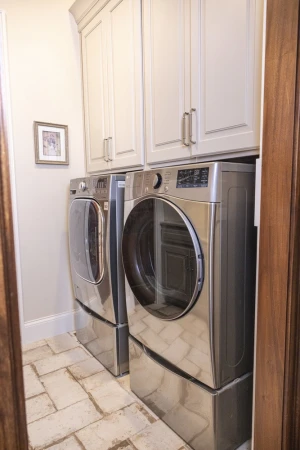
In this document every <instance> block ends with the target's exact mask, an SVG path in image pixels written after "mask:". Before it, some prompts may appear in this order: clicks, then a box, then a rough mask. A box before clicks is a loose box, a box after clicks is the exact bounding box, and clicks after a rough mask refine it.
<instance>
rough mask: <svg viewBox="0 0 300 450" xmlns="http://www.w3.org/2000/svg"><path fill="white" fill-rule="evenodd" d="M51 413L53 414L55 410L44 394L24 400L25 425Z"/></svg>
mask: <svg viewBox="0 0 300 450" xmlns="http://www.w3.org/2000/svg"><path fill="white" fill-rule="evenodd" d="M53 412H55V408H54V406H53V403H52V402H51V400H50V398H49V396H48V395H47V394H46V393H44V394H41V395H38V396H37V397H33V398H30V399H29V400H26V416H27V423H31V422H34V421H35V420H38V419H41V418H42V417H45V416H48V414H51V413H53Z"/></svg>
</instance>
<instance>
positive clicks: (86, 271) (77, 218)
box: [69, 199, 103, 284]
mask: <svg viewBox="0 0 300 450" xmlns="http://www.w3.org/2000/svg"><path fill="white" fill-rule="evenodd" d="M102 228H103V215H102V211H101V208H100V206H99V205H98V203H97V202H95V201H94V200H88V199H76V200H74V201H73V202H72V203H71V206H70V214H69V231H70V255H71V264H72V266H73V268H74V270H75V271H76V273H77V274H78V275H79V276H80V277H81V278H83V279H85V280H87V281H90V282H91V283H95V284H96V283H99V282H100V281H101V279H102V276H103V249H102V247H103V242H102Z"/></svg>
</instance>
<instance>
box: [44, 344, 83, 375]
mask: <svg viewBox="0 0 300 450" xmlns="http://www.w3.org/2000/svg"><path fill="white" fill-rule="evenodd" d="M88 358H90V356H89V355H88V354H87V353H86V352H85V351H84V350H83V349H82V348H80V347H78V348H74V349H72V350H68V351H67V352H63V353H59V354H58V355H53V356H50V358H46V359H42V360H41V361H37V362H36V363H35V367H36V370H37V371H38V373H39V375H45V374H46V373H50V372H54V371H55V370H58V369H62V368H64V367H67V366H72V365H73V364H75V363H78V362H80V361H84V360H86V359H88Z"/></svg>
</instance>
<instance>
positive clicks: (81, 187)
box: [79, 181, 86, 191]
mask: <svg viewBox="0 0 300 450" xmlns="http://www.w3.org/2000/svg"><path fill="white" fill-rule="evenodd" d="M79 189H80V190H81V191H85V190H86V182H85V181H81V182H80V183H79Z"/></svg>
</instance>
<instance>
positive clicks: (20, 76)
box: [0, 0, 85, 341]
mask: <svg viewBox="0 0 300 450" xmlns="http://www.w3.org/2000/svg"><path fill="white" fill-rule="evenodd" d="M72 3H73V0H51V1H49V0H26V1H25V0H0V9H2V10H4V11H5V12H6V22H7V46H8V71H9V80H10V94H11V117H12V142H13V148H12V151H13V154H14V163H15V183H16V204H17V216H18V224H17V225H18V232H19V242H20V248H19V250H20V267H21V284H22V286H21V291H22V299H21V300H22V301H23V315H24V321H25V332H24V337H25V341H29V340H33V339H37V338H41V337H43V334H45V335H47V334H52V333H53V334H54V333H56V332H57V333H58V332H63V331H65V330H64V327H66V328H70V326H71V325H70V320H69V322H68V324H64V321H65V320H66V318H67V319H70V317H71V315H68V314H61V313H65V312H70V311H72V310H73V309H74V303H73V292H72V286H71V280H70V271H69V258H68V234H67V211H68V187H69V180H70V179H71V178H76V177H79V176H82V175H84V173H85V167H84V141H83V123H82V120H83V119H82V97H81V72H80V50H79V36H78V33H77V28H76V24H75V22H74V20H73V17H72V16H71V15H70V14H69V12H68V9H69V7H70V6H71V4H72ZM34 121H41V122H50V123H58V124H65V125H68V127H69V155H70V164H69V166H50V165H36V164H35V157H34V142H33V122H34ZM53 315H58V319H60V321H59V320H58V321H57V326H56V325H55V323H56V322H55V321H53V317H51V316H53ZM45 317H47V318H50V319H51V320H50V322H51V327H48V328H47V323H48V322H49V321H48V320H47V319H46V320H44V321H42V322H41V323H40V324H39V322H35V321H36V320H37V319H40V318H45ZM32 321H34V322H32ZM50 322H49V323H50ZM26 323H27V324H26ZM38 325H41V326H39V327H38ZM26 329H27V330H28V332H27V333H26ZM35 331H36V332H35Z"/></svg>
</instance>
